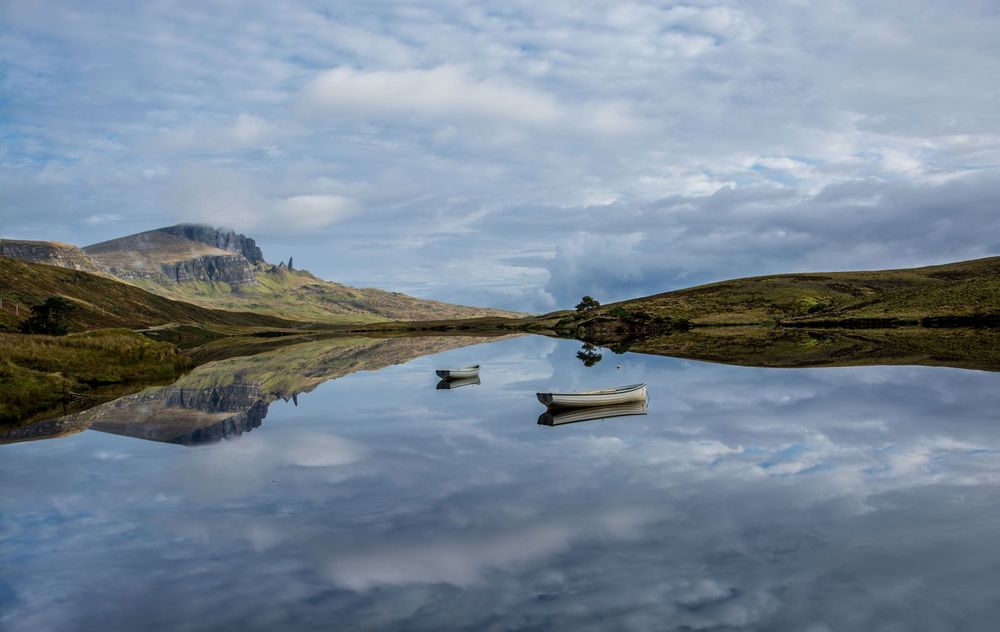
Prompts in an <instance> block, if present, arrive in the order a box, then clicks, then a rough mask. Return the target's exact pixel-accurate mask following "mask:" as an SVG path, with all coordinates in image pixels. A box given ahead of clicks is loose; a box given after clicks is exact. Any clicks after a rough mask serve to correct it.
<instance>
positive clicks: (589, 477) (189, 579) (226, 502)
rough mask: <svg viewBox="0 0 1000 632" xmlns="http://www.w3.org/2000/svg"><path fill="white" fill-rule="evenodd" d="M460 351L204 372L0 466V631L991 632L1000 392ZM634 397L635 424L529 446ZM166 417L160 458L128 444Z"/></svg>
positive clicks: (511, 343) (308, 355)
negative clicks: (208, 413)
mask: <svg viewBox="0 0 1000 632" xmlns="http://www.w3.org/2000/svg"><path fill="white" fill-rule="evenodd" d="M469 342H470V341H455V342H454V344H453V346H455V347H457V348H451V349H447V350H444V351H442V348H447V346H448V345H449V344H450V343H448V342H442V339H440V338H438V339H433V340H432V341H428V348H427V351H431V352H435V353H433V354H432V355H423V356H420V355H419V353H420V352H421V351H420V349H418V348H417V347H419V345H420V344H421V341H419V340H415V341H414V340H410V341H407V342H405V344H408V345H410V347H407V349H406V352H405V353H402V354H399V353H394V352H393V350H394V349H396V347H393V345H397V346H398V345H401V344H404V343H402V342H393V341H388V342H387V341H379V342H376V343H372V342H370V341H369V342H368V343H358V345H357V348H353V347H352V348H349V349H348V348H343V347H342V348H341V349H340V351H338V355H337V362H336V363H335V364H336V367H337V368H336V370H331V369H330V366H332V365H331V364H330V362H332V361H328V360H324V359H323V356H322V355H320V356H317V355H316V354H315V353H314V352H315V350H316V345H315V344H314V345H313V346H312V347H311V348H310V349H311V350H309V352H305V351H304V352H302V353H301V354H299V355H298V356H294V353H293V354H292V355H290V356H288V357H284V356H280V354H279V355H278V356H277V357H276V358H275V359H273V363H272V364H271V365H267V364H266V358H264V359H261V358H260V357H258V358H257V359H256V360H255V359H247V360H230V361H225V362H222V363H219V364H218V366H216V367H214V373H213V372H212V370H209V369H204V368H200V369H198V370H196V371H195V373H194V374H192V377H190V378H189V384H192V385H196V386H197V388H199V389H201V391H199V392H200V393H201V395H199V396H197V397H195V396H192V393H193V391H192V390H176V389H175V390H174V391H170V395H169V398H167V397H166V396H159V395H157V396H153V397H149V398H146V399H143V398H134V399H133V400H129V401H131V402H132V403H131V404H128V405H122V406H119V408H118V409H116V412H114V413H113V414H112V413H108V414H109V416H110V421H108V420H105V421H104V422H103V423H104V425H103V426H102V425H101V423H98V422H95V423H94V424H93V427H92V428H91V429H89V430H84V431H82V432H77V433H75V434H69V435H67V436H62V437H59V438H53V439H49V440H38V441H31V442H22V443H11V444H8V445H0V629H4V630H10V631H11V632H14V631H32V632H34V631H38V630H129V631H133V630H143V631H151V630H294V629H306V630H313V629H314V630H331V629H371V630H384V629H406V630H446V629H476V630H490V629H494V630H514V629H518V630H520V629H524V630H532V629H535V630H557V629H564V630H591V629H592V630H605V629H629V630H723V629H724V630H731V629H748V630H749V629H752V630H796V631H799V630H812V631H816V632H819V631H825V630H907V631H912V630H935V631H937V630H990V629H996V627H995V626H996V622H997V620H1000V547H997V543H998V542H1000V486H998V483H1000V458H998V457H1000V374H996V373H989V372H979V371H968V370H961V369H948V368H922V367H855V368H821V369H760V368H747V367H736V366H726V365H721V364H710V363H702V362H696V361H688V360H679V359H674V358H667V357H655V356H644V355H636V354H623V355H617V354H613V353H611V352H610V351H607V350H603V351H602V353H603V360H602V361H601V362H599V363H598V364H597V365H595V366H593V367H585V366H584V365H583V364H582V363H581V362H580V360H578V359H577V358H576V352H577V351H578V350H579V349H580V343H577V342H573V341H564V340H552V339H548V338H542V337H535V336H525V337H516V338H508V339H503V340H499V341H496V342H490V343H482V344H471V345H470V344H468V343H469ZM461 344H465V345H466V346H458V345H461ZM414 345H416V346H414ZM435 345H436V346H435ZM442 345H444V346H442ZM295 358H298V360H296V359H295ZM373 358H375V359H376V360H374V361H373ZM253 362H257V363H258V364H257V365H256V366H257V370H258V371H259V374H255V373H254V372H253V371H252V370H248V369H246V367H245V366H244V365H242V364H241V363H253ZM309 362H316V363H322V362H327V366H326V368H325V369H320V368H315V367H314V368H311V367H310V365H309ZM394 362H402V363H401V364H394ZM476 363H479V364H481V365H482V370H481V384H479V385H472V386H467V387H464V388H457V389H452V390H442V389H437V388H436V384H437V382H438V380H437V378H436V376H435V375H434V369H435V368H439V367H446V366H464V365H467V364H476ZM382 365H386V366H383V367H382V368H378V367H379V366H382ZM619 366H620V368H618V367H619ZM275 367H277V368H275ZM210 369H211V367H210ZM355 369H362V370H357V371H356V372H351V371H353V370H355ZM371 369H376V370H371ZM199 372H201V373H199ZM208 375H210V376H211V377H206V376H208ZM255 375H257V376H258V378H259V379H258V382H260V381H261V380H263V381H265V382H266V383H267V385H268V386H267V388H265V389H264V390H265V391H267V392H269V393H271V394H272V395H270V396H267V395H266V393H265V395H264V396H262V395H261V394H260V392H258V391H260V389H259V388H258V387H257V386H254V388H257V389H258V390H257V391H254V393H255V394H254V395H253V396H252V397H250V399H253V397H258V398H260V397H264V400H268V401H267V402H266V403H261V401H263V400H260V401H258V402H257V403H256V404H253V406H251V412H250V413H247V414H243V416H242V417H240V420H238V422H233V421H232V420H231V419H230V417H231V416H232V410H234V409H238V408H239V405H236V404H231V403H225V402H223V403H220V401H222V400H224V399H226V396H223V395H219V393H221V392H222V391H220V390H219V389H223V390H224V389H226V388H228V389H230V390H229V391H226V392H227V393H231V389H232V388H234V387H235V386H239V387H240V388H243V387H244V386H245V385H246V384H251V383H252V384H257V382H254V379H255V378H254V376H255ZM199 376H200V377H199ZM220 376H221V377H220ZM232 376H237V377H236V378H233V377H232ZM260 376H264V377H260ZM252 378H253V379H252ZM331 378H336V379H331ZM199 380H200V381H199ZM636 382H647V383H648V384H649V393H650V403H649V409H648V414H647V415H645V416H631V417H621V418H616V419H607V420H603V421H588V422H581V423H575V424H567V425H561V426H554V427H550V426H543V425H538V423H537V421H538V417H539V415H540V413H542V412H543V410H544V409H543V407H542V406H541V405H540V404H539V403H538V402H537V400H536V399H535V392H536V391H539V390H556V389H572V390H575V389H584V388H602V387H607V386H615V385H623V384H631V383H636ZM241 385H242V386H241ZM192 388H193V387H192ZM213 389H215V390H213ZM268 389H270V390H269V391H268ZM154 390H155V389H154ZM299 391H301V392H299ZM164 392H165V391H164ZM296 392H299V394H298V395H297V397H296V398H295V399H296V400H297V402H296V401H292V400H291V399H289V400H288V401H285V398H286V397H290V395H291V394H294V393H296ZM213 393H214V395H213ZM275 395H277V396H278V397H279V398H278V399H275ZM157 398H159V399H157ZM170 398H172V399H170ZM168 399H169V402H173V403H172V404H170V406H173V410H174V413H172V414H174V417H172V418H171V422H170V423H172V424H174V423H176V424H180V425H182V426H183V425H184V424H188V425H187V426H184V428H185V430H184V432H174V431H168V430H164V429H162V428H159V429H156V430H155V432H152V431H151V434H149V435H148V436H146V437H145V438H143V436H141V435H142V433H143V432H145V430H142V429H141V427H140V426H143V424H132V425H129V422H128V421H127V419H130V417H129V415H140V416H142V415H145V417H144V419H147V422H144V423H146V426H147V427H148V426H149V423H148V422H152V423H154V424H155V421H156V420H155V417H156V415H158V414H161V413H160V412H157V411H162V410H165V409H163V408H162V407H163V406H164V403H163V402H165V401H168ZM271 399H274V400H275V401H273V402H270V401H269V400H271ZM178 402H182V404H183V406H187V407H189V408H190V407H192V406H194V407H197V406H205V407H213V406H214V407H215V409H214V412H212V414H213V415H215V417H212V419H213V420H214V421H213V423H215V422H218V423H216V425H215V426H212V428H209V429H207V430H206V429H205V428H204V427H203V426H204V424H203V423H202V421H197V420H196V421H191V420H190V419H188V420H186V421H183V422H182V421H177V419H178V417H177V415H176V409H177V408H178V406H182V404H178ZM234 406H235V408H233V407H234ZM130 407H138V408H135V410H133V408H130ZM140 409H141V410H140ZM222 409H226V410H227V411H229V412H219V411H220V410H222ZM162 414H166V413H162ZM191 414H192V415H193V414H194V413H191ZM248 415H249V416H248ZM198 419H201V418H200V417H199V418H198ZM123 420H125V421H123ZM88 423H90V422H88ZM199 424H201V425H199ZM241 424H242V425H241ZM254 426H257V427H254ZM93 428H101V429H102V430H103V431H98V430H95V429H93ZM137 428H138V429H137ZM192 428H194V430H191V429H192ZM213 428H214V430H213ZM189 430H190V432H189ZM115 433H117V434H115ZM224 435H228V436H227V437H226V438H224V439H222V440H219V441H215V439H219V438H220V437H222V436H224ZM146 439H158V440H146ZM167 441H174V442H173V443H171V442H167Z"/></svg>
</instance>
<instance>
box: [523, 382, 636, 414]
mask: <svg viewBox="0 0 1000 632" xmlns="http://www.w3.org/2000/svg"><path fill="white" fill-rule="evenodd" d="M537 395H538V401H540V402H542V403H543V404H545V405H546V406H548V407H549V408H583V407H585V406H610V405H612V404H624V403H626V402H638V401H646V385H645V384H630V385H628V386H621V387H618V388H606V389H604V390H600V391H580V392H578V393H538V394H537Z"/></svg>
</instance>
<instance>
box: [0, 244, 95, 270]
mask: <svg viewBox="0 0 1000 632" xmlns="http://www.w3.org/2000/svg"><path fill="white" fill-rule="evenodd" d="M0 257H11V258H13V259H23V260H24V261H31V262H33V263H44V264H46V265H50V266H57V267H60V268H69V269H71V270H86V271H87V272H99V271H100V266H98V265H97V264H96V263H95V262H94V261H93V260H92V259H91V258H90V257H89V256H88V255H87V253H85V252H84V251H83V250H81V249H80V248H77V247H76V246H73V245H70V244H63V243H59V242H58V241H26V240H22V239H0Z"/></svg>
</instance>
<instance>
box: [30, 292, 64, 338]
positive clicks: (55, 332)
mask: <svg viewBox="0 0 1000 632" xmlns="http://www.w3.org/2000/svg"><path fill="white" fill-rule="evenodd" d="M75 309H76V305H74V304H73V303H72V301H69V300H67V299H65V298H63V297H61V296H52V297H50V298H47V299H45V302H44V303H40V304H38V305H35V306H34V307H32V308H31V316H29V317H28V319H27V320H25V321H24V322H23V323H21V333H25V334H48V335H49V336H64V335H66V333H67V332H68V331H69V326H68V325H67V324H66V318H67V317H68V316H69V315H70V314H71V313H72V312H73V310H75Z"/></svg>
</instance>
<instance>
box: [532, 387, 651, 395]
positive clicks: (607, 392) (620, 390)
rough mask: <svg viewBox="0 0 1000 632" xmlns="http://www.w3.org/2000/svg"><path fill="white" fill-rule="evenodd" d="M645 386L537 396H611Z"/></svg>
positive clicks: (542, 393)
mask: <svg viewBox="0 0 1000 632" xmlns="http://www.w3.org/2000/svg"><path fill="white" fill-rule="evenodd" d="M645 386H646V384H629V385H628V386H619V387H618V388H605V389H601V390H598V391H576V392H569V393H567V392H562V393H559V392H555V391H546V392H539V393H537V395H551V396H553V397H557V396H559V397H576V396H584V397H585V396H588V395H613V394H616V393H628V392H631V391H637V390H639V389H640V388H644V387H645Z"/></svg>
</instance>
